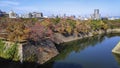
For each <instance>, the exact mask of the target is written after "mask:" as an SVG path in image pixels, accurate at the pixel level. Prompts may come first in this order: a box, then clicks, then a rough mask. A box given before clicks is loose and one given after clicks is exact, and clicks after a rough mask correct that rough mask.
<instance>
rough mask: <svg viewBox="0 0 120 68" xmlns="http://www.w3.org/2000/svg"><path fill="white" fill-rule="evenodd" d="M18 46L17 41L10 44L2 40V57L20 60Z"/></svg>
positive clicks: (0, 41)
mask: <svg viewBox="0 0 120 68" xmlns="http://www.w3.org/2000/svg"><path fill="white" fill-rule="evenodd" d="M17 48H18V45H17V43H14V44H11V45H9V44H6V43H5V42H4V41H2V40H0V57H2V58H5V59H11V60H19V56H18V49H17Z"/></svg>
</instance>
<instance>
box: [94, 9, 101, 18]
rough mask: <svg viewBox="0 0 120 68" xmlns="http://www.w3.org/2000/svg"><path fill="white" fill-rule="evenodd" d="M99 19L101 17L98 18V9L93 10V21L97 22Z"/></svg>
mask: <svg viewBox="0 0 120 68" xmlns="http://www.w3.org/2000/svg"><path fill="white" fill-rule="evenodd" d="M100 18H101V17H100V13H99V9H94V14H93V19H94V20H99V19H100Z"/></svg>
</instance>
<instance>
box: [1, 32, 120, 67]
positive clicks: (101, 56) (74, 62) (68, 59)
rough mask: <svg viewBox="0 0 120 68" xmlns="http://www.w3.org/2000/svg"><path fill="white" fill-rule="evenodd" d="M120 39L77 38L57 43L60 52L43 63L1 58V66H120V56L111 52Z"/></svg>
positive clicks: (102, 37)
mask: <svg viewBox="0 0 120 68" xmlns="http://www.w3.org/2000/svg"><path fill="white" fill-rule="evenodd" d="M118 41H120V35H118V34H117V35H114V34H110V35H105V36H104V35H98V36H95V37H90V38H85V39H82V40H76V41H73V42H68V43H64V44H61V45H56V46H57V48H58V50H59V52H60V54H59V55H58V56H56V57H55V58H53V59H51V60H50V61H48V62H46V63H45V64H43V65H39V64H37V63H29V62H24V63H22V64H21V63H20V62H13V61H8V60H3V59H0V68H120V58H119V57H120V56H116V55H113V54H112V52H111V50H112V49H113V48H114V47H115V45H116V44H117V43H118ZM3 61H4V62H3Z"/></svg>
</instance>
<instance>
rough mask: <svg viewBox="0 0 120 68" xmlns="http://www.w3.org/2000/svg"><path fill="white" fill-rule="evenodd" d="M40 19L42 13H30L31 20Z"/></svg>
mask: <svg viewBox="0 0 120 68" xmlns="http://www.w3.org/2000/svg"><path fill="white" fill-rule="evenodd" d="M41 17H43V14H42V13H39V12H33V13H32V18H41Z"/></svg>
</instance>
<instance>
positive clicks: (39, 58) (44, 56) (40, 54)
mask: <svg viewBox="0 0 120 68" xmlns="http://www.w3.org/2000/svg"><path fill="white" fill-rule="evenodd" d="M4 42H5V45H4V46H5V48H6V49H5V50H3V52H4V51H6V50H7V48H11V47H12V46H13V44H14V42H8V41H4ZM16 52H17V55H16V56H18V57H19V58H18V59H17V60H16V61H21V62H36V63H39V64H43V63H45V62H46V61H48V60H50V59H51V58H53V57H55V56H56V55H57V54H59V52H58V50H57V49H56V47H55V45H54V43H53V42H51V41H50V40H46V41H44V42H41V43H40V44H36V45H33V44H31V43H17V50H16ZM2 58H4V57H2ZM13 59H14V58H13Z"/></svg>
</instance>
